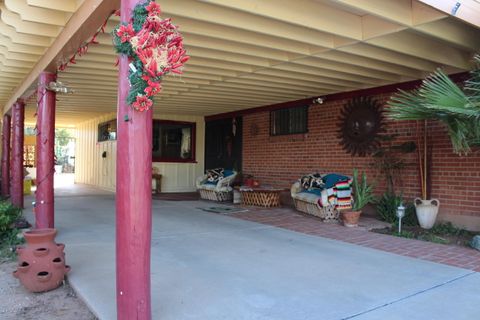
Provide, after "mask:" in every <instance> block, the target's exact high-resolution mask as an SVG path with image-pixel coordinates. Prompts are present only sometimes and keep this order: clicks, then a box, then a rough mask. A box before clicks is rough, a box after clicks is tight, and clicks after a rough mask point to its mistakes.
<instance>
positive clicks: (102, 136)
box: [97, 119, 117, 142]
mask: <svg viewBox="0 0 480 320" xmlns="http://www.w3.org/2000/svg"><path fill="white" fill-rule="evenodd" d="M116 139H117V119H113V120H110V121H107V122H103V123H100V124H99V125H98V139H97V141H98V142H101V141H108V140H116Z"/></svg>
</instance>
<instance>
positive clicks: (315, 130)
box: [243, 95, 480, 229]
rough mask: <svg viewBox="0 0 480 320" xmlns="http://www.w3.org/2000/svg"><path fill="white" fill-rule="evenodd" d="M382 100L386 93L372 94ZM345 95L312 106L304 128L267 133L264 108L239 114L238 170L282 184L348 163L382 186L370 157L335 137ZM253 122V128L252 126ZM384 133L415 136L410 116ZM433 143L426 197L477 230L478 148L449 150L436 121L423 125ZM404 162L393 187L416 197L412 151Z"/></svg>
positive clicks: (348, 168) (341, 169)
mask: <svg viewBox="0 0 480 320" xmlns="http://www.w3.org/2000/svg"><path fill="white" fill-rule="evenodd" d="M376 98H377V99H378V100H379V101H381V102H385V101H386V100H387V99H388V95H381V96H377V97H376ZM346 102H347V100H337V101H331V102H328V101H327V102H325V103H324V104H322V105H312V106H311V107H310V108H309V114H308V133H307V134H299V135H287V136H275V137H271V136H270V135H269V112H268V111H264V112H258V113H253V114H247V115H245V116H244V118H243V119H244V120H243V121H244V125H243V128H244V130H243V171H244V173H246V174H253V175H254V176H255V177H256V178H258V179H259V180H260V181H261V182H262V183H263V184H268V185H273V186H278V187H285V188H288V187H290V185H291V184H292V183H293V182H294V181H295V180H296V179H298V178H299V177H300V176H302V175H303V174H305V173H309V172H317V171H318V172H338V173H343V174H348V175H351V174H352V169H353V168H355V167H356V168H359V169H364V170H366V172H367V177H368V179H369V181H370V182H375V183H376V193H381V192H383V191H384V190H385V181H384V177H383V175H381V174H380V173H379V172H378V171H377V170H375V169H374V168H372V166H371V164H372V162H373V160H372V158H371V157H358V156H357V157H352V156H351V155H350V154H348V153H346V152H345V151H344V150H343V149H342V147H341V145H340V144H339V139H338V138H337V135H338V133H337V130H338V123H339V121H338V117H339V115H340V110H341V109H342V107H343V105H344V104H345V103H346ZM254 127H256V128H258V130H255V129H253V128H254ZM386 131H387V133H388V134H398V135H399V136H398V137H397V139H396V140H395V142H396V143H401V142H404V141H416V124H415V122H412V121H402V122H398V121H388V120H387V125H386ZM428 132H429V136H430V146H431V147H432V155H431V157H432V162H431V164H432V168H431V181H432V184H431V198H438V199H439V200H440V202H441V206H440V208H441V209H440V216H441V217H440V218H441V219H442V218H443V219H444V220H451V221H452V222H454V223H456V224H459V225H463V226H467V227H468V228H470V229H480V153H479V152H477V153H476V154H473V155H470V156H468V157H461V156H457V155H455V154H454V153H453V152H452V148H451V145H450V140H449V138H448V136H447V135H446V131H445V129H444V128H443V127H442V125H441V124H439V123H437V122H434V121H430V123H429V126H428ZM405 160H406V161H407V163H409V165H408V166H407V168H405V169H404V170H402V174H401V176H400V177H399V179H398V181H397V190H398V191H403V194H404V196H405V197H406V198H407V199H409V200H412V199H414V198H415V197H417V196H420V195H421V193H420V182H419V178H418V167H417V165H416V163H417V157H416V153H410V154H406V155H405Z"/></svg>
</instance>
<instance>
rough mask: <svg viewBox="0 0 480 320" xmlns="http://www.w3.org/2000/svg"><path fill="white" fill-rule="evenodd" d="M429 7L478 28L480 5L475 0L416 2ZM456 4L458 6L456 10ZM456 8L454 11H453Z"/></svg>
mask: <svg viewBox="0 0 480 320" xmlns="http://www.w3.org/2000/svg"><path fill="white" fill-rule="evenodd" d="M417 1H419V2H421V3H424V4H426V5H429V6H430V7H432V8H435V9H437V10H440V11H442V12H444V13H446V14H448V15H454V16H455V17H457V18H458V19H461V20H463V21H465V22H468V23H470V24H471V25H473V26H475V27H477V28H478V27H480V3H478V1H475V0H462V1H457V0H417ZM457 4H460V6H459V7H458V8H456V6H457ZM455 8H456V9H455Z"/></svg>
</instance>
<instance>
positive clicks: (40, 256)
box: [13, 228, 70, 292]
mask: <svg viewBox="0 0 480 320" xmlns="http://www.w3.org/2000/svg"><path fill="white" fill-rule="evenodd" d="M56 234H57V230H56V229H49V228H47V229H34V230H30V231H26V232H24V236H25V241H26V245H25V246H23V247H19V248H17V253H18V266H17V270H16V271H14V272H13V276H14V277H15V278H17V279H18V280H20V282H21V283H22V285H23V286H24V287H25V288H26V289H27V290H28V291H31V292H43V291H49V290H52V289H55V288H57V287H59V286H60V285H61V284H62V282H63V280H64V278H65V274H66V273H67V272H68V271H70V267H69V266H67V265H66V264H65V253H64V252H63V250H64V248H65V245H64V244H61V243H56V242H55V241H54V240H55V236H56Z"/></svg>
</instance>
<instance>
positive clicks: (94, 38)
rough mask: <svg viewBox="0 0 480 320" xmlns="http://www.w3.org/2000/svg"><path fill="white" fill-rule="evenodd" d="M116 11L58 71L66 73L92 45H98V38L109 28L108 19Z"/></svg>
mask: <svg viewBox="0 0 480 320" xmlns="http://www.w3.org/2000/svg"><path fill="white" fill-rule="evenodd" d="M114 12H115V11H112V13H111V14H110V15H109V16H108V17H107V19H105V22H104V23H103V24H102V26H101V27H100V28H99V29H98V30H97V31H96V32H95V34H94V35H93V36H92V38H91V39H90V40H89V41H86V42H84V43H83V44H82V45H81V46H80V47H79V48H78V49H77V51H76V52H75V53H74V54H73V55H72V56H71V57H70V59H68V60H66V61H64V62H62V63H61V64H60V65H59V66H58V71H65V69H66V68H67V67H68V65H69V64H76V63H77V60H76V58H77V57H81V56H83V55H85V54H86V53H87V52H88V48H89V46H90V45H91V44H98V43H99V42H98V40H97V37H98V35H99V34H100V33H105V27H106V26H107V22H108V19H110V16H111V15H112V14H113V13H114Z"/></svg>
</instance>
